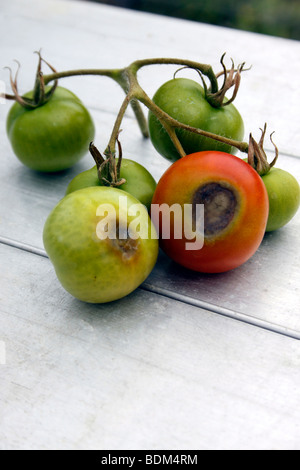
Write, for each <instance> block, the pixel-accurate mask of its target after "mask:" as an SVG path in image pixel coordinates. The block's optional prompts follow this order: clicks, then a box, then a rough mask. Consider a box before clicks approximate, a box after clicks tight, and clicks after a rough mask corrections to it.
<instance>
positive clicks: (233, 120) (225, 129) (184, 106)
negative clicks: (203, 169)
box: [148, 78, 244, 161]
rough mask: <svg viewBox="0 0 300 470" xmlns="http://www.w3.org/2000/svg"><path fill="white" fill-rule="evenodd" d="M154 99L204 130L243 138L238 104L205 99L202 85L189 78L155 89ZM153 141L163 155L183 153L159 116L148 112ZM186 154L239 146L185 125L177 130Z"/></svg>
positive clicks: (232, 150)
mask: <svg viewBox="0 0 300 470" xmlns="http://www.w3.org/2000/svg"><path fill="white" fill-rule="evenodd" d="M153 101H154V103H155V104H157V105H158V106H159V107H160V108H161V109H162V110H163V111H165V112H166V113H168V114H169V115H170V116H171V117H173V118H174V119H176V120H177V121H179V122H181V123H183V124H187V125H189V126H192V127H196V128H198V129H202V130H204V131H209V132H212V133H214V134H218V135H222V136H224V137H227V138H231V139H234V140H242V139H243V135H244V124H243V120H242V117H241V115H240V113H239V112H238V110H237V109H236V107H235V106H234V105H233V104H232V103H231V104H229V105H228V106H224V107H219V108H216V107H213V106H211V105H210V104H209V103H208V101H207V100H206V99H205V95H204V90H203V87H202V86H201V85H200V84H199V83H197V82H195V81H194V80H190V79H187V78H174V79H173V80H170V81H168V82H166V83H164V84H163V85H162V86H161V87H160V88H159V89H158V90H157V92H156V93H155V95H154V97H153ZM148 121H149V133H150V138H151V141H152V143H153V145H154V147H155V148H156V150H157V151H158V153H160V154H161V155H162V156H164V157H165V158H167V159H169V160H171V161H176V160H177V159H178V158H179V157H180V155H179V153H178V152H177V150H176V149H175V147H174V145H173V143H172V141H171V139H170V137H169V135H168V134H167V132H166V130H165V129H164V128H163V126H162V125H161V123H160V122H159V121H158V119H157V118H156V117H155V116H154V114H152V113H151V112H150V113H149V117H148ZM176 133H177V136H178V138H179V140H180V142H181V145H182V147H183V149H184V151H185V153H186V154H190V153H194V152H199V151H203V150H218V151H222V152H228V153H232V154H234V153H235V152H236V149H235V148H234V147H231V146H229V145H227V144H224V143H222V142H218V141H216V140H212V139H209V138H207V137H203V136H201V135H198V134H194V133H192V132H188V131H186V130H183V129H177V130H176Z"/></svg>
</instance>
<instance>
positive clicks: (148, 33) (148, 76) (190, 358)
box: [0, 0, 300, 450]
mask: <svg viewBox="0 0 300 470" xmlns="http://www.w3.org/2000/svg"><path fill="white" fill-rule="evenodd" d="M40 48H42V50H43V54H44V56H45V58H47V60H49V61H50V62H51V63H53V65H55V67H56V68H57V69H59V70H63V69H64V70H65V69H70V68H83V67H99V68H100V67H101V68H104V67H105V68H106V67H121V66H124V65H127V64H129V63H130V62H131V61H133V60H135V59H139V58H145V57H168V56H169V57H181V58H186V59H193V60H197V61H200V62H204V63H211V64H212V65H213V66H214V68H215V69H218V61H219V57H220V56H221V54H222V53H223V52H224V51H227V53H228V57H233V59H234V60H235V62H236V63H240V62H242V61H246V63H247V64H249V65H252V69H251V70H250V71H249V72H246V73H245V74H244V75H243V80H242V85H241V89H240V92H239V96H238V98H237V100H236V105H237V107H238V108H239V109H240V110H241V112H242V113H243V117H244V121H245V124H246V135H247V134H248V133H249V132H250V131H252V132H253V134H254V135H255V136H257V137H259V135H260V131H259V127H262V126H263V124H264V122H267V123H268V126H269V127H268V129H269V131H270V132H271V131H273V130H275V135H274V138H275V141H276V143H277V144H278V146H279V149H280V152H281V156H280V160H279V162H280V166H281V167H282V168H284V169H287V170H288V171H291V172H293V173H294V174H295V176H296V177H297V178H298V180H300V159H299V157H300V152H299V148H298V142H299V112H298V109H299V104H300V103H299V91H298V90H297V89H296V86H297V78H296V77H298V76H299V74H300V64H299V61H298V60H297V58H298V57H299V52H300V46H299V42H297V41H289V40H284V39H279V38H273V37H267V36H262V35H257V34H252V33H246V32H241V31H234V30H229V29H225V28H218V27H214V26H209V25H203V24H199V23H193V22H187V21H180V20H176V19H169V18H164V17H160V16H156V15H149V14H143V13H137V12H133V11H127V10H123V9H118V8H115V7H108V6H103V5H101V6H100V5H96V4H91V3H88V2H80V1H77V2H73V1H63V0H56V1H53V0H52V1H49V0H43V1H42V2H41V1H40V2H38V1H36V0H28V1H26V2H23V1H21V0H11V1H10V2H4V1H3V2H2V3H1V13H0V66H1V68H2V67H4V66H11V67H14V66H15V64H14V62H13V59H17V60H19V61H20V62H21V63H22V69H21V72H20V90H21V91H27V90H28V89H30V88H31V87H32V85H33V79H34V73H35V67H36V56H35V55H34V54H33V51H35V50H38V49H40ZM173 71H174V69H173V68H172V67H169V66H160V67H149V68H147V69H145V70H143V71H142V73H141V82H142V84H143V85H144V87H145V89H146V90H147V92H148V93H149V94H150V95H151V94H152V93H153V92H154V91H155V90H156V88H157V87H158V86H159V85H160V84H161V83H163V82H164V81H165V80H167V79H169V78H170V77H171V76H172V74H173ZM267 78H269V82H268V83H267V82H266V80H267ZM0 80H2V81H4V82H5V83H6V84H7V88H8V89H9V87H8V84H9V81H8V72H7V71H6V70H1V71H0ZM62 84H63V85H65V86H67V87H69V88H71V89H72V90H73V91H74V92H75V93H77V94H78V95H79V96H80V97H81V99H83V101H84V102H85V103H86V105H87V106H88V107H89V109H90V110H91V113H92V115H93V117H94V119H95V123H96V127H97V136H96V144H97V145H98V146H99V147H100V148H103V147H105V146H106V144H107V141H108V138H109V135H110V131H111V128H112V125H113V122H114V119H115V116H116V113H117V111H118V108H119V106H120V104H121V100H122V98H123V94H122V91H120V90H119V88H118V87H117V86H116V85H115V84H114V83H111V82H110V81H109V79H106V78H95V77H85V78H81V79H80V78H78V77H77V78H72V79H71V78H70V79H65V80H64V81H63V82H62ZM8 109H9V104H4V105H3V104H2V105H0V201H1V205H0V242H1V243H0V252H1V255H0V259H1V272H0V278H1V282H0V341H1V344H2V345H3V343H5V352H6V361H5V362H6V363H5V364H2V363H1V360H0V379H1V387H0V449H1V448H2V449H51V448H52V449H200V450H201V449H296V450H299V449H300V444H299V442H300V428H299V414H300V402H299V385H300V372H299V371H300V367H299V366H300V364H299V358H300V343H299V340H298V339H299V336H300V320H299V318H300V314H299V306H300V305H299V304H300V302H299V281H300V275H299V268H300V260H299V235H298V234H299V229H300V216H299V214H298V215H297V216H296V217H295V218H294V219H293V221H292V222H290V224H289V225H288V226H287V227H285V228H284V229H283V230H281V231H279V232H278V233H276V234H270V235H268V236H267V237H266V238H265V240H264V242H263V244H262V246H261V247H260V249H259V251H258V252H257V253H256V255H255V256H254V257H253V258H252V259H251V260H250V261H249V262H248V263H246V264H245V265H244V266H242V267H241V268H239V269H237V270H235V271H233V272H231V273H227V274H225V275H220V276H202V275H198V274H195V273H188V272H186V271H185V270H182V269H181V268H178V267H177V266H175V265H174V264H173V263H172V262H170V261H169V260H167V259H166V258H165V257H164V256H163V255H162V256H161V257H160V259H159V262H158V264H157V266H156V268H155V269H154V271H153V273H152V274H151V276H150V277H149V278H148V279H147V281H146V282H145V283H144V285H143V286H141V288H140V289H138V290H137V291H136V292H135V293H133V294H132V295H130V296H129V297H128V298H126V299H123V300H121V301H119V302H116V303H113V304H110V305H105V306H90V305H85V304H82V303H80V302H78V301H76V300H75V299H73V298H71V297H70V296H69V295H68V294H66V293H65V291H63V289H62V288H61V287H60V285H59V284H58V281H57V280H56V277H55V275H54V272H53V268H52V266H51V264H50V262H49V260H48V259H47V257H46V256H45V252H44V249H43V245H42V237H41V235H42V228H43V224H44V221H45V219H46V217H47V215H48V213H49V212H50V210H51V209H52V208H53V206H54V205H55V204H56V202H58V200H59V199H60V198H61V197H62V196H63V194H64V191H65V188H66V185H67V183H68V182H69V181H70V180H71V178H72V177H73V176H74V175H75V174H77V173H79V172H80V171H81V170H82V169H86V168H89V167H90V166H91V160H90V157H89V156H88V155H87V156H86V157H85V158H84V159H83V161H82V162H81V163H80V164H78V165H77V166H76V167H75V168H73V169H72V170H71V171H68V172H65V173H64V174H62V175H56V176H54V177H49V176H41V175H38V174H35V173H32V172H31V171H29V170H27V169H26V168H24V167H23V166H22V165H21V164H20V163H19V162H18V161H17V159H16V158H15V156H14V155H13V153H12V150H11V148H10V145H9V143H8V141H7V137H6V134H5V119H6V115H7V111H8ZM122 127H123V132H122V144H123V148H124V151H125V153H126V156H128V157H130V158H133V159H136V160H137V161H140V162H141V163H143V164H144V165H145V166H146V167H147V168H149V170H150V171H151V172H152V173H153V175H154V176H155V178H156V179H158V178H159V177H160V175H161V174H162V173H163V171H164V170H165V169H166V168H167V166H168V163H167V162H166V161H165V160H164V159H163V158H161V157H160V156H158V155H157V154H156V152H155V150H154V149H153V147H152V146H151V143H150V142H149V141H145V140H144V139H142V138H141V136H140V132H139V129H138V127H137V125H136V122H135V120H134V119H133V116H132V113H130V112H129V113H128V115H127V116H126V118H125V120H124V123H123V126H122ZM268 148H269V150H270V157H272V154H273V150H272V148H271V146H269V147H268ZM0 359H1V358H0Z"/></svg>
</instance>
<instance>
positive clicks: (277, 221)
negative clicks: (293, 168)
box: [262, 167, 300, 232]
mask: <svg viewBox="0 0 300 470" xmlns="http://www.w3.org/2000/svg"><path fill="white" fill-rule="evenodd" d="M262 180H263V182H264V184H265V186H266V188H267V192H268V196H269V205H270V210H269V218H268V223H267V228H266V231H267V232H271V231H273V230H277V229H279V228H281V227H283V226H284V225H286V224H287V223H288V222H289V221H290V220H291V219H292V218H293V217H294V215H295V214H296V212H297V211H298V209H299V205H300V188H299V183H298V181H297V180H296V179H295V178H294V176H293V175H291V174H290V173H289V172H287V171H285V170H281V169H280V168H276V167H275V168H271V170H270V171H269V172H268V173H267V174H266V175H264V176H262Z"/></svg>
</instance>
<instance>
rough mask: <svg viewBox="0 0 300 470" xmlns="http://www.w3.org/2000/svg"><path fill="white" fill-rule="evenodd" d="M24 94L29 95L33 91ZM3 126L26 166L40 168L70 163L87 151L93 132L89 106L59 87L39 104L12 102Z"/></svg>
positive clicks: (48, 169)
mask: <svg viewBox="0 0 300 470" xmlns="http://www.w3.org/2000/svg"><path fill="white" fill-rule="evenodd" d="M25 96H28V97H31V96H32V92H30V93H28V94H27V95H25ZM6 127H7V135H8V137H9V140H10V142H11V145H12V148H13V151H14V153H15V155H16V156H17V157H18V158H19V160H20V161H21V162H22V163H23V164H24V165H25V166H27V167H29V168H31V169H33V170H37V171H42V172H56V171H61V170H65V169H67V168H70V167H72V166H73V165H74V164H75V163H77V162H78V161H79V160H80V159H81V158H82V157H83V156H84V155H85V154H86V153H87V152H88V148H89V143H90V141H91V140H93V138H94V134H95V127H94V123H93V120H92V117H91V115H90V113H89V112H88V110H87V109H86V108H85V106H84V105H83V104H82V102H81V101H80V100H79V98H77V97H76V96H75V95H74V94H73V93H72V92H71V91H69V90H67V89H65V88H62V87H57V89H56V90H55V93H54V95H53V96H52V98H51V99H50V100H49V101H48V102H47V103H45V104H44V105H42V106H40V107H38V108H35V109H27V108H24V107H23V106H21V105H20V104H19V103H14V105H13V106H12V107H11V109H10V111H9V114H8V117H7V126H6Z"/></svg>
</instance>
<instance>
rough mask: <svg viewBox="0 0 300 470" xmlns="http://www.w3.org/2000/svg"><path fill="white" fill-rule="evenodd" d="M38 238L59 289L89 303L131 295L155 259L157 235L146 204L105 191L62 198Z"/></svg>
mask: <svg viewBox="0 0 300 470" xmlns="http://www.w3.org/2000/svg"><path fill="white" fill-rule="evenodd" d="M43 240H44V246H45V249H46V252H47V254H48V256H49V258H50V260H51V262H52V264H53V266H54V268H55V271H56V274H57V277H58V279H59V281H60V283H61V285H62V286H63V287H64V289H65V290H66V291H67V292H69V293H70V294H71V295H73V296H74V297H76V298H77V299H79V300H82V301H84V302H89V303H105V302H111V301H113V300H117V299H120V298H122V297H124V296H126V295H128V294H130V293H131V292H132V291H134V290H135V289H136V288H137V287H138V286H139V285H140V284H141V283H142V282H143V281H144V280H145V279H146V278H147V276H148V275H149V274H150V272H151V271H152V269H153V267H154V265H155V263H156V260H157V256H158V239H157V233H156V231H155V228H154V226H153V224H152V223H151V220H150V217H149V214H148V211H147V209H146V208H145V206H144V205H142V204H141V203H140V202H139V201H138V200H137V199H136V198H134V197H133V196H132V195H131V194H129V193H126V192H125V191H122V190H120V189H116V188H110V187H96V186H94V187H90V188H84V189H79V190H78V191H74V192H72V193H71V194H69V195H68V196H65V197H64V198H63V199H62V200H61V201H60V202H59V203H58V204H57V205H56V207H55V208H54V209H53V210H52V211H51V213H50V214H49V216H48V218H47V220H46V223H45V226H44V232H43Z"/></svg>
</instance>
